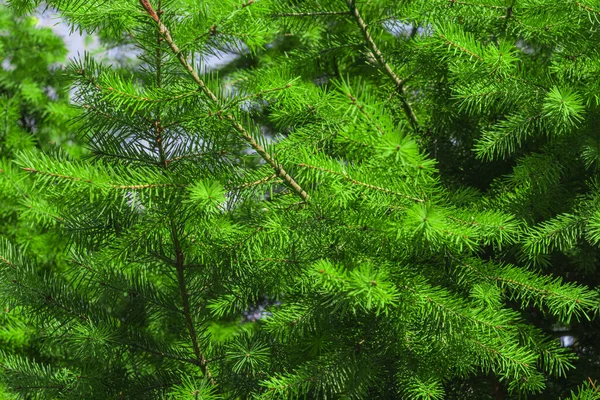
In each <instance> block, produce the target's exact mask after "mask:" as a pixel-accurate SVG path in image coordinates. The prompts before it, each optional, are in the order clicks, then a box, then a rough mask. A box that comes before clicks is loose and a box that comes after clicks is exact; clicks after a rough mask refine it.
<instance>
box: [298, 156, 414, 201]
mask: <svg viewBox="0 0 600 400" xmlns="http://www.w3.org/2000/svg"><path fill="white" fill-rule="evenodd" d="M298 166H299V167H302V168H309V169H316V170H318V171H322V172H327V173H328V174H331V175H336V176H340V177H342V178H344V179H346V180H347V181H349V182H351V183H353V184H354V185H358V186H363V187H366V188H369V189H372V190H377V191H380V192H384V193H388V194H393V195H396V196H399V197H404V198H405V199H408V200H412V201H414V202H417V203H424V202H425V200H423V199H419V198H418V197H412V196H409V195H407V194H404V193H400V192H396V191H394V190H391V189H387V188H384V187H380V186H375V185H371V184H369V183H366V182H361V181H358V180H356V179H354V178H351V177H350V176H348V174H346V173H340V172H336V171H332V170H330V169H327V168H322V167H317V166H315V165H308V164H304V163H302V164H298Z"/></svg>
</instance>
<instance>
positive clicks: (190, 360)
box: [127, 342, 202, 367]
mask: <svg viewBox="0 0 600 400" xmlns="http://www.w3.org/2000/svg"><path fill="white" fill-rule="evenodd" d="M127 346H130V347H133V348H136V349H138V350H141V351H143V352H145V353H148V354H154V355H156V356H160V357H165V358H169V359H171V360H176V361H183V362H186V363H189V364H193V365H197V366H199V367H201V366H202V364H201V363H200V361H198V360H195V359H193V358H185V357H179V356H176V355H173V354H170V353H165V352H164V351H157V350H153V349H149V348H147V347H145V346H142V345H140V344H138V343H136V342H127Z"/></svg>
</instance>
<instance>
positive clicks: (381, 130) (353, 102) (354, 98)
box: [346, 93, 385, 135]
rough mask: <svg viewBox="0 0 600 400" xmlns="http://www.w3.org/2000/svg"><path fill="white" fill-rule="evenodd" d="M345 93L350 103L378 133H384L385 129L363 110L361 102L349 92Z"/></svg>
mask: <svg viewBox="0 0 600 400" xmlns="http://www.w3.org/2000/svg"><path fill="white" fill-rule="evenodd" d="M346 95H347V96H348V97H349V98H350V101H351V102H352V104H354V105H355V106H356V108H358V110H359V111H360V112H361V113H362V114H363V115H364V116H365V117H366V118H367V119H368V120H369V121H370V122H371V123H372V124H373V126H375V129H377V130H378V131H379V133H381V135H385V131H384V130H383V128H382V127H381V126H379V124H377V122H376V121H375V120H374V119H373V117H372V116H371V115H370V114H369V113H367V112H366V111H365V106H364V105H363V104H359V103H358V100H357V99H356V97H354V96H352V94H351V93H346Z"/></svg>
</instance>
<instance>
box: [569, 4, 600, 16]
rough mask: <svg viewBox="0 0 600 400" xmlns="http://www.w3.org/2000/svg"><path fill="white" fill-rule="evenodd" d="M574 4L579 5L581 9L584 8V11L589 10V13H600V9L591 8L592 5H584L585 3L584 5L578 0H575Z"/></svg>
mask: <svg viewBox="0 0 600 400" xmlns="http://www.w3.org/2000/svg"><path fill="white" fill-rule="evenodd" d="M575 5H576V6H577V7H581V8H583V9H584V10H586V11H589V12H591V13H594V14H598V15H600V11H598V10H595V9H593V8H592V7H590V6H586V5H585V4H583V3H580V2H578V1H576V2H575Z"/></svg>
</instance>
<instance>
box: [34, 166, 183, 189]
mask: <svg viewBox="0 0 600 400" xmlns="http://www.w3.org/2000/svg"><path fill="white" fill-rule="evenodd" d="M23 170H24V171H27V172H30V173H32V174H40V175H45V176H50V177H54V178H59V179H65V180H69V181H77V182H85V183H89V184H92V183H93V182H92V180H90V179H84V178H79V177H76V176H68V175H61V174H55V173H53V172H47V171H39V170H36V169H35V168H29V167H26V168H23ZM185 186H187V185H186V184H184V183H148V184H145V185H116V184H109V185H108V187H109V188H111V189H123V190H125V189H155V188H161V187H185Z"/></svg>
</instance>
